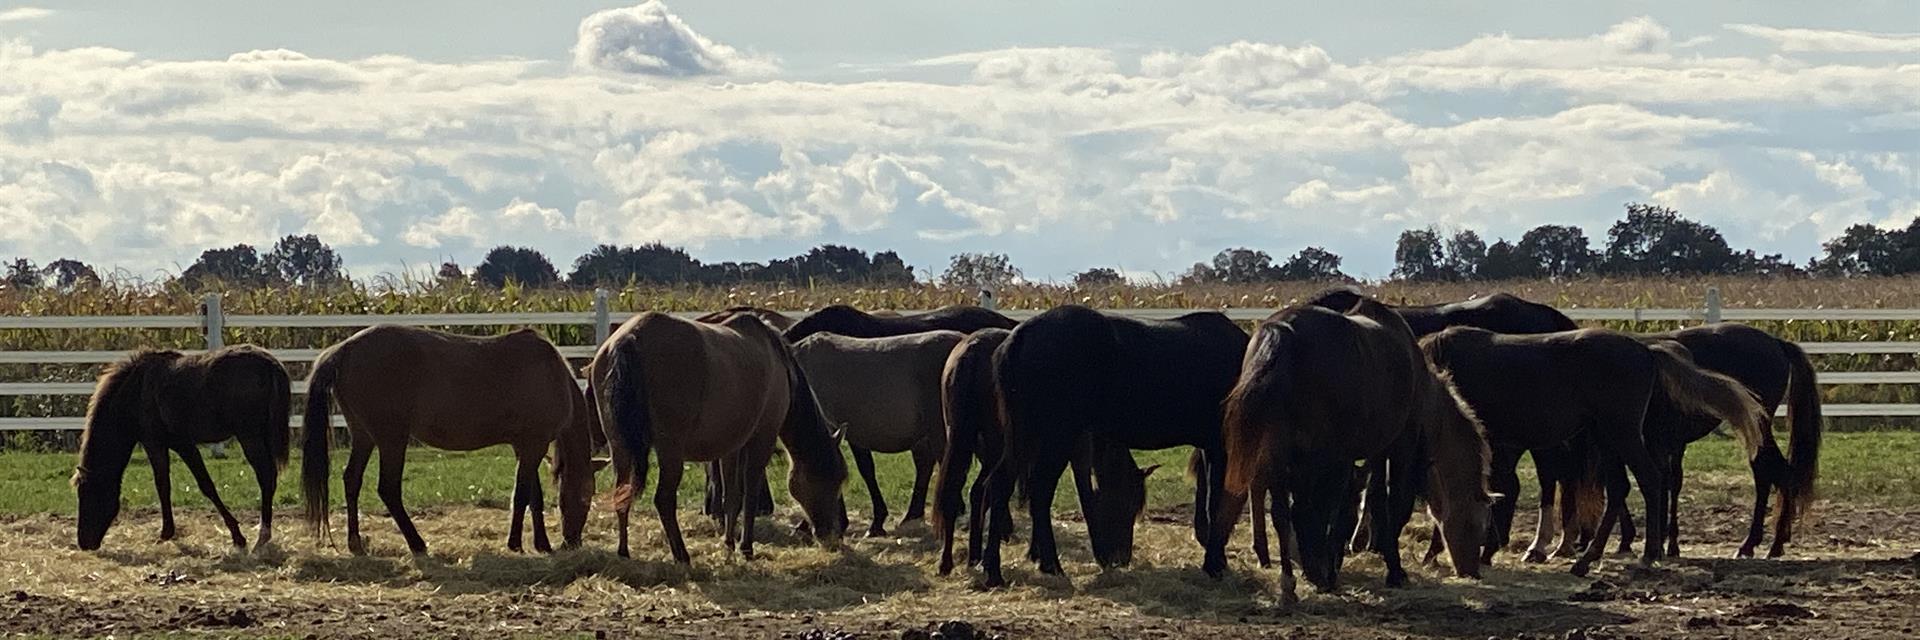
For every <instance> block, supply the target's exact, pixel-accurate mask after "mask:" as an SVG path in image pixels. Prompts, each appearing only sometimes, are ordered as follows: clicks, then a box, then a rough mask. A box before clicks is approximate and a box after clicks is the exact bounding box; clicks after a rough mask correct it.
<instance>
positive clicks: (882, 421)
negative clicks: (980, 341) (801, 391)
mask: <svg viewBox="0 0 1920 640" xmlns="http://www.w3.org/2000/svg"><path fill="white" fill-rule="evenodd" d="M966 338H967V335H966V334H964V333H960V332H958V331H945V330H941V331H927V332H922V333H909V334H906V335H901V336H890V337H886V338H852V337H847V336H843V335H840V334H837V333H816V334H813V335H811V336H807V338H806V339H805V340H801V341H799V342H797V343H794V345H793V357H794V359H796V360H798V361H799V362H800V366H802V367H804V368H806V370H807V379H808V380H810V381H811V382H812V385H813V392H814V396H815V397H816V398H819V400H820V410H821V413H822V414H823V415H824V416H825V417H826V419H827V423H828V424H829V425H831V426H832V428H833V429H834V430H835V431H838V432H840V435H841V437H842V438H843V439H845V440H846V442H847V447H848V448H849V449H851V450H852V451H853V462H854V465H855V467H856V468H858V469H859V470H860V477H861V478H862V479H864V480H866V483H867V495H868V497H870V498H871V499H872V501H873V511H872V516H873V523H872V524H871V525H870V526H869V527H868V528H867V535H868V536H883V535H886V533H887V529H886V520H887V501H886V499H885V498H883V497H882V496H881V492H880V479H879V476H878V475H877V474H876V473H875V471H874V464H873V454H874V453H876V452H877V453H900V452H911V453H912V454H913V491H912V493H911V494H909V499H908V501H907V512H906V515H905V516H903V517H902V518H901V523H902V524H905V523H907V522H912V521H915V520H919V519H921V518H923V517H925V515H926V502H927V483H928V481H929V480H931V479H932V478H933V469H934V467H935V466H936V465H938V464H939V463H940V455H941V453H942V452H944V451H946V449H947V431H946V424H945V422H944V421H943V420H942V417H941V413H940V374H941V371H942V370H943V369H944V368H945V366H946V362H947V355H948V354H951V353H952V352H953V349H954V347H955V346H957V345H959V344H960V341H962V340H965V339H966Z"/></svg>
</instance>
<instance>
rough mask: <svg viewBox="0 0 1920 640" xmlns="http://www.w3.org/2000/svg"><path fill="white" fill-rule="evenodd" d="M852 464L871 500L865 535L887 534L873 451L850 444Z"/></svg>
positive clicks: (884, 507) (884, 509)
mask: <svg viewBox="0 0 1920 640" xmlns="http://www.w3.org/2000/svg"><path fill="white" fill-rule="evenodd" d="M847 448H849V449H852V450H853V465H854V466H856V467H859V468H860V479H862V480H865V481H866V482H867V497H868V498H871V499H872V500H873V524H872V525H869V526H868V527H867V537H869V538H878V537H880V536H884V535H887V524H886V523H887V500H886V498H883V497H881V496H880V477H879V476H878V475H877V474H875V473H874V470H873V451H871V450H868V449H864V448H861V447H856V446H853V445H851V444H849V445H847Z"/></svg>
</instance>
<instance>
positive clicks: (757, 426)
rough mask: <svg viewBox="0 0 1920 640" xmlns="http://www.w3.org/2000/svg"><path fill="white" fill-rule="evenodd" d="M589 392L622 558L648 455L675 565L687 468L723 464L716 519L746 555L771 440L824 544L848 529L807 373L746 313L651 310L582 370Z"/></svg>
mask: <svg viewBox="0 0 1920 640" xmlns="http://www.w3.org/2000/svg"><path fill="white" fill-rule="evenodd" d="M587 395H588V398H589V401H590V402H589V403H590V404H591V405H592V406H593V407H594V408H595V410H594V412H593V413H594V416H595V417H596V419H597V421H598V422H599V424H600V428H601V429H602V430H604V431H605V432H606V435H607V441H608V443H609V444H610V445H611V448H612V454H613V465H614V470H615V474H616V488H615V490H614V496H613V497H614V500H613V502H614V513H615V515H616V517H617V525H616V526H617V527H618V530H619V540H620V542H619V549H618V551H619V554H620V555H621V556H622V557H627V556H628V555H629V551H628V546H627V521H628V514H629V512H630V511H631V509H632V506H633V500H634V498H635V497H637V496H638V495H639V494H641V493H642V492H644V491H645V489H646V481H647V480H646V478H647V455H648V453H649V452H652V453H653V454H654V455H656V456H658V458H659V462H660V478H659V482H660V485H659V487H658V488H656V489H655V490H654V494H653V505H654V509H655V510H656V511H657V512H658V514H659V516H660V525H661V528H662V529H664V530H665V534H666V538H667V544H668V548H669V550H670V551H671V552H672V553H673V559H674V560H675V561H676V562H679V563H680V564H682V565H689V564H691V563H692V559H691V558H690V557H689V556H688V555H687V546H686V541H685V539H684V538H683V537H682V536H681V533H680V523H679V516H678V509H679V499H678V496H679V491H680V475H681V473H682V472H683V471H684V470H685V469H684V467H685V463H686V462H689V461H695V462H707V461H714V462H718V463H719V471H720V473H718V474H716V475H717V476H718V477H719V478H720V479H721V482H720V485H721V490H722V494H721V506H722V514H721V522H722V526H723V528H724V529H725V531H726V544H727V548H728V550H729V552H732V551H735V550H738V551H739V552H740V554H741V555H742V556H743V557H746V558H748V559H751V558H753V544H754V530H753V519H754V513H753V511H752V510H749V509H747V508H746V506H747V505H749V504H752V501H753V497H754V496H753V495H752V494H753V493H754V492H756V491H759V490H761V489H762V488H763V487H765V486H766V475H767V463H768V461H769V460H770V459H771V458H772V457H773V449H774V441H775V440H776V439H777V440H779V441H780V442H781V443H782V444H784V445H785V447H786V450H787V456H788V458H789V459H790V460H791V462H792V465H791V468H790V469H789V470H788V475H787V488H788V491H789V492H790V493H791V494H792V495H793V498H794V501H795V502H798V503H799V504H800V508H801V510H802V511H803V512H804V513H805V514H806V518H807V520H808V522H809V524H810V525H811V528H812V531H813V535H814V537H815V539H816V540H818V541H820V542H821V543H822V544H826V545H833V544H836V543H837V542H838V540H839V538H840V535H841V533H842V531H843V530H844V529H845V527H846V503H845V502H843V501H842V499H841V497H840V488H841V485H843V484H844V483H845V482H846V479H847V463H846V460H845V459H844V458H842V457H841V456H840V443H839V439H838V437H837V436H835V435H834V434H833V433H831V432H830V431H829V430H828V429H827V426H826V421H825V419H824V418H823V417H822V416H821V413H820V408H819V405H818V404H817V402H816V401H815V399H814V396H813V391H812V387H811V386H810V385H809V383H808V380H807V375H806V372H805V370H804V369H802V368H801V366H800V364H799V362H798V361H796V360H795V359H794V356H793V353H792V351H791V350H790V349H789V348H788V347H787V343H786V341H785V340H783V339H781V337H780V334H779V333H776V332H775V331H774V330H773V328H772V327H769V326H767V323H766V322H764V321H762V320H760V319H759V318H757V317H754V316H752V315H738V316H735V317H732V318H729V319H727V320H726V321H724V322H721V323H719V324H707V323H700V322H691V321H687V320H680V319H677V318H674V317H673V316H669V315H666V314H662V313H657V312H647V313H643V314H640V315H637V316H634V317H633V318H631V319H629V320H627V321H626V322H625V323H624V324H622V325H620V328H619V329H617V330H615V331H614V332H613V335H611V336H609V337H608V338H607V340H606V342H604V343H601V345H600V347H599V349H598V350H597V351H595V352H594V356H593V361H592V362H590V363H588V365H587Z"/></svg>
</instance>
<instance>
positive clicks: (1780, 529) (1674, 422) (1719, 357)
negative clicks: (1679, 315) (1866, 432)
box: [1613, 323, 1821, 558]
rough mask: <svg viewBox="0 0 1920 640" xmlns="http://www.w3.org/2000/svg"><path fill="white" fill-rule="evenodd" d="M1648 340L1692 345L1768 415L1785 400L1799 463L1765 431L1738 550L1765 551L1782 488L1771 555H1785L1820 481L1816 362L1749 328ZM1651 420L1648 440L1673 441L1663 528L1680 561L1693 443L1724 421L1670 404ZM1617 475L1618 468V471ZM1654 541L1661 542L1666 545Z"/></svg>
mask: <svg viewBox="0 0 1920 640" xmlns="http://www.w3.org/2000/svg"><path fill="white" fill-rule="evenodd" d="M1641 338H1642V339H1643V340H1647V341H1653V342H1664V341H1671V342H1677V343H1679V344H1680V345H1682V346H1684V347H1686V349H1687V351H1688V352H1690V353H1692V354H1693V359H1694V362H1696V363H1698V364H1699V365H1700V366H1701V367H1702V368H1705V369H1709V370H1712V371H1716V372H1719V373H1721V374H1724V375H1726V376H1728V377H1730V378H1733V379H1735V380H1739V381H1740V383H1741V384H1743V385H1745V386H1746V387H1747V388H1748V389H1751V390H1752V391H1753V393H1754V394H1755V395H1757V396H1759V399H1760V406H1761V408H1763V409H1766V410H1767V413H1768V415H1772V414H1773V412H1774V411H1775V410H1777V409H1778V408H1779V407H1780V404H1781V402H1783V401H1784V402H1786V405H1787V421H1788V422H1789V423H1790V424H1791V432H1790V434H1789V436H1788V444H1789V446H1790V447H1791V449H1790V453H1791V454H1792V458H1791V459H1789V458H1788V457H1787V456H1785V455H1782V454H1781V452H1780V447H1779V445H1777V444H1775V443H1774V440H1773V434H1772V433H1771V431H1767V432H1763V433H1762V435H1763V436H1764V438H1763V439H1762V440H1761V442H1760V449H1759V452H1758V454H1757V455H1755V456H1754V457H1753V458H1752V460H1751V462H1750V465H1751V467H1752V470H1753V493H1754V496H1753V519H1752V521H1751V524H1750V525H1749V526H1748V529H1747V537H1746V540H1745V541H1743V542H1741V544H1740V551H1739V552H1738V555H1739V557H1742V558H1749V557H1752V556H1753V552H1754V549H1755V548H1756V547H1758V546H1760V542H1761V540H1762V539H1763V538H1764V537H1765V529H1766V518H1767V501H1768V498H1769V497H1770V496H1769V494H1770V493H1771V491H1772V490H1773V489H1775V488H1777V489H1779V490H1780V497H1779V504H1778V509H1777V511H1776V513H1775V515H1774V534H1773V545H1772V547H1771V548H1769V549H1768V551H1767V557H1769V558H1777V557H1780V555H1781V554H1783V553H1785V552H1786V545H1787V543H1788V542H1789V541H1791V539H1792V533H1793V522H1794V520H1795V519H1796V518H1798V517H1799V516H1801V515H1802V514H1804V513H1805V512H1806V510H1807V508H1808V507H1810V506H1812V504H1813V499H1814V481H1815V478H1816V477H1817V475H1818V472H1819V466H1820V437H1821V421H1820V392H1819V386H1818V382H1817V380H1816V379H1815V375H1814V371H1813V363H1812V362H1811V361H1809V360H1808V359H1807V354H1806V352H1805V351H1802V350H1801V349H1800V346H1799V345H1796V344H1794V343H1792V342H1790V341H1786V340H1781V339H1779V338H1775V337H1773V336H1772V335H1769V334H1768V333H1767V332H1765V331H1761V330H1759V329H1755V328H1753V327H1749V326H1747V325H1743V324H1734V323H1721V324H1711V325H1706V326H1702V327H1693V328H1689V329H1682V330H1679V331H1671V332H1667V333H1655V334H1647V335H1643V336H1641ZM1647 422H1648V434H1649V435H1652V434H1665V435H1666V437H1667V438H1668V440H1667V442H1665V443H1663V448H1665V449H1666V450H1667V451H1668V452H1669V455H1668V457H1667V458H1666V459H1665V460H1664V464H1665V465H1666V469H1667V473H1668V474H1669V477H1671V478H1672V480H1671V481H1670V485H1671V486H1670V487H1669V489H1668V511H1667V517H1668V518H1669V521H1668V523H1667V526H1666V527H1664V530H1665V531H1666V535H1667V539H1666V540H1665V543H1666V546H1667V548H1666V553H1667V555H1672V556H1678V555H1680V531H1679V526H1680V519H1679V516H1678V515H1677V513H1676V512H1677V511H1678V509H1679V507H1680V473H1681V467H1682V461H1683V459H1684V457H1685V456H1686V451H1687V445H1688V444H1690V443H1692V442H1694V441H1696V440H1699V439H1700V438H1703V437H1706V435H1707V434H1708V433H1712V432H1713V429H1714V427H1716V426H1718V425H1719V424H1720V420H1719V418H1716V417H1714V416H1711V415H1700V414H1695V413H1687V412H1682V411H1679V410H1677V409H1675V408H1673V407H1671V406H1668V405H1666V404H1664V403H1656V404H1655V406H1654V407H1653V408H1651V409H1650V410H1649V411H1648V413H1647ZM1614 469H1616V470H1617V467H1615V468H1614ZM1614 472H1615V473H1617V471H1614ZM1622 479H1623V478H1622ZM1619 481H1620V479H1615V480H1614V481H1613V484H1616V485H1617V484H1618V483H1619ZM1631 523H1632V520H1631V518H1628V517H1626V516H1624V515H1623V520H1622V525H1623V526H1622V528H1621V536H1620V546H1621V548H1622V549H1623V550H1624V549H1628V548H1630V545H1631V544H1632V541H1633V537H1634V534H1633V527H1632V524H1631ZM1648 542H1649V544H1660V543H1661V542H1662V541H1660V540H1649V541H1648Z"/></svg>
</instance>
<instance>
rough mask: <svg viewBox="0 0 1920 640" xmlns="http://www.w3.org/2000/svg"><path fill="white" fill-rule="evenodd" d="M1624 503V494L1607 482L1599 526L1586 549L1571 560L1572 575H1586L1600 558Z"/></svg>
mask: <svg viewBox="0 0 1920 640" xmlns="http://www.w3.org/2000/svg"><path fill="white" fill-rule="evenodd" d="M1626 504H1627V501H1626V494H1625V493H1624V492H1621V491H1615V490H1614V488H1613V486H1612V483H1608V487H1607V508H1606V511H1605V512H1604V513H1602V514H1601V516H1600V526H1599V528H1597V529H1594V531H1593V540H1592V541H1591V542H1589V543H1588V544H1587V548H1586V550H1585V551H1583V552H1581V554H1580V558H1579V559H1578V560H1574V561H1573V569H1572V572H1573V575H1576V576H1580V577H1586V575H1587V572H1588V570H1590V569H1591V568H1592V567H1593V563H1594V562H1596V561H1598V560H1599V559H1600V556H1601V554H1604V553H1606V549H1607V544H1606V540H1607V538H1608V537H1610V536H1612V535H1613V525H1614V523H1616V522H1618V521H1619V520H1620V514H1621V513H1622V512H1625V511H1626Z"/></svg>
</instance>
